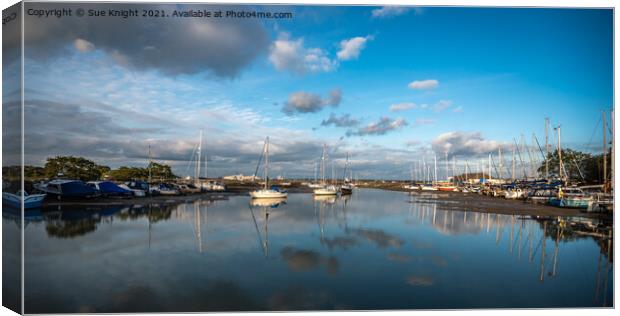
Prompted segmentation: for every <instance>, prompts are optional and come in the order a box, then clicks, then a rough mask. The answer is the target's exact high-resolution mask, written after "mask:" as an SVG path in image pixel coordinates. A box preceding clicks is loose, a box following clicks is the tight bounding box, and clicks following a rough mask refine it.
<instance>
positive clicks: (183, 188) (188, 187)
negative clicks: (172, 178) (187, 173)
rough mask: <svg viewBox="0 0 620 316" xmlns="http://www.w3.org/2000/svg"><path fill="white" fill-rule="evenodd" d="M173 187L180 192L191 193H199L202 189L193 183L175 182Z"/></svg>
mask: <svg viewBox="0 0 620 316" xmlns="http://www.w3.org/2000/svg"><path fill="white" fill-rule="evenodd" d="M175 188H176V189H177V190H178V191H179V192H181V194H193V193H200V192H201V191H202V190H201V188H199V187H197V186H195V185H193V184H191V183H190V184H177V185H175Z"/></svg>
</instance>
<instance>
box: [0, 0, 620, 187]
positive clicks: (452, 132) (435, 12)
mask: <svg viewBox="0 0 620 316" xmlns="http://www.w3.org/2000/svg"><path fill="white" fill-rule="evenodd" d="M27 6H28V7H32V8H37V9H39V8H58V7H73V8H74V9H75V8H77V5H71V4H63V5H62V6H60V5H57V4H56V5H55V4H44V5H41V4H33V3H29V4H27ZM79 6H82V7H84V5H79ZM112 7H113V8H117V9H126V8H138V9H144V8H147V9H162V10H165V11H166V12H167V13H171V12H172V11H173V10H181V11H183V10H189V9H206V10H210V11H216V10H224V11H225V10H230V9H231V8H232V9H235V10H237V11H239V10H242V9H244V10H251V11H259V12H290V13H292V14H293V17H292V18H290V19H256V18H245V19H232V18H222V19H214V18H212V19H208V18H172V17H166V18H159V19H154V18H143V17H133V18H131V17H130V18H127V19H124V18H120V17H90V18H88V17H83V18H78V17H62V18H56V17H51V18H38V17H34V16H27V17H26V19H25V28H26V30H25V56H24V58H25V78H24V81H25V105H26V108H25V122H26V137H25V146H26V147H25V152H26V157H25V159H26V163H27V164H34V165H43V164H44V163H45V159H46V158H47V157H50V156H55V155H80V156H84V157H86V158H89V159H92V160H94V161H96V162H98V163H101V164H105V165H109V166H111V167H118V166H123V165H128V166H142V167H143V166H145V165H146V164H147V161H148V147H149V145H150V146H151V155H152V157H153V158H154V159H155V160H156V161H159V162H164V163H169V164H171V165H172V166H173V168H174V171H175V173H176V174H178V175H187V174H193V165H191V164H190V163H189V161H191V160H192V159H193V158H192V157H193V155H192V153H193V151H194V148H195V147H196V145H197V143H198V137H199V131H200V130H201V129H202V130H203V131H204V139H203V149H204V152H203V157H204V156H205V155H206V157H207V159H208V161H207V163H208V175H209V176H223V175H229V174H239V173H243V174H246V175H247V174H252V173H253V172H254V170H255V168H256V163H257V160H258V157H259V155H260V152H261V149H262V145H263V142H264V139H265V137H267V136H268V137H269V138H270V153H271V156H270V161H271V165H270V169H271V170H272V174H271V176H272V177H275V176H277V175H282V176H285V177H313V176H314V165H315V163H316V162H317V161H318V158H320V156H321V150H322V146H323V144H326V145H327V146H328V158H329V161H330V162H331V164H329V166H332V165H334V169H335V170H337V171H335V173H338V174H340V173H341V172H342V167H343V166H344V161H345V157H346V156H347V154H348V155H349V160H350V163H351V168H352V170H353V173H354V176H355V177H359V178H382V179H408V178H409V177H410V174H411V173H410V169H411V168H413V169H414V170H416V171H415V172H418V170H419V169H420V165H421V163H420V162H421V161H422V160H423V159H424V161H426V162H427V163H428V162H430V161H433V159H434V156H437V158H438V159H439V164H440V166H441V165H442V163H444V162H443V159H445V155H446V154H447V155H448V157H449V159H450V160H453V159H454V160H455V161H456V164H457V165H459V166H462V165H464V163H465V162H466V161H467V162H468V165H470V169H471V168H474V167H473V166H474V165H475V164H476V163H481V162H482V161H483V160H485V159H487V156H488V154H489V153H492V154H493V155H497V151H498V148H501V150H502V151H503V152H504V153H508V154H509V155H510V154H511V152H512V146H513V145H514V143H515V140H516V141H517V142H519V141H520V139H521V137H522V136H521V135H523V139H524V140H525V141H526V142H527V143H528V144H530V145H531V144H532V134H535V135H536V137H537V138H538V140H539V142H541V144H543V143H544V135H545V118H546V117H548V118H549V119H550V122H551V125H552V126H553V127H555V126H557V125H558V124H561V133H562V144H563V147H570V148H575V149H580V150H587V151H592V152H597V151H600V150H601V148H600V147H601V143H602V128H601V125H600V120H601V111H602V110H608V111H609V110H610V109H612V107H613V103H612V102H613V88H612V87H613V68H612V65H613V55H612V53H613V46H612V43H613V38H612V36H613V35H612V34H613V33H612V23H613V22H612V16H613V15H612V11H611V10H605V9H533V8H520V9H519V8H473V7H470V8H460V7H378V6H376V7H373V6H358V7H356V6H275V5H274V6H237V7H230V6H229V7H221V6H213V5H211V6H208V5H202V4H192V5H179V4H177V5H158V6H146V5H127V4H113V5H112V4H111V5H105V4H91V5H89V6H88V8H96V9H106V10H107V9H110V8H112ZM5 38H6V37H5ZM5 41H6V40H5ZM4 55H5V58H4V64H5V69H7V68H8V71H7V70H5V73H6V74H11V73H13V74H15V73H18V70H19V63H18V59H17V58H13V59H11V56H12V55H10V54H7V53H4ZM13 57H15V56H13ZM6 65H8V67H7V66H6ZM15 91H16V90H15V88H14V87H11V86H8V85H7V84H5V87H4V96H5V99H7V100H11V98H13V100H14V101H15V100H19V99H15V98H17V96H18V95H19V94H18V93H16V92H15ZM4 108H5V111H7V109H10V108H11V107H10V106H5V107H4ZM5 125H6V123H5ZM9 136H10V135H9ZM555 137H556V136H555V134H554V133H553V130H551V134H550V139H551V140H554V139H555ZM543 146H544V144H543ZM552 146H555V141H554V142H553V143H552ZM537 150H538V147H532V150H531V151H532V154H533V155H534V156H536V157H538V158H534V160H536V159H538V160H540V153H539V152H538V153H537V152H536V151H537ZM524 155H525V153H524ZM453 157H454V158H453ZM495 159H499V158H495ZM503 159H504V160H505V162H504V164H509V163H510V161H509V160H510V159H512V158H511V157H508V158H503ZM203 170H204V169H203ZM328 170H329V168H328ZM474 171H475V170H474ZM439 172H440V173H442V172H445V171H441V170H440V171H439ZM203 176H204V171H203ZM327 176H330V174H328V175H327Z"/></svg>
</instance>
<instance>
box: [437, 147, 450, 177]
mask: <svg viewBox="0 0 620 316" xmlns="http://www.w3.org/2000/svg"><path fill="white" fill-rule="evenodd" d="M435 178H437V177H436V176H435ZM447 181H448V151H447V150H446V182H447Z"/></svg>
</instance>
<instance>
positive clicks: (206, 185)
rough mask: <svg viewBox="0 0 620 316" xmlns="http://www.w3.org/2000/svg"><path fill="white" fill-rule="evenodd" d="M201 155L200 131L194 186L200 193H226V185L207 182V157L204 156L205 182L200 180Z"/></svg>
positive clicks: (213, 181) (211, 181) (217, 182)
mask: <svg viewBox="0 0 620 316" xmlns="http://www.w3.org/2000/svg"><path fill="white" fill-rule="evenodd" d="M201 153H202V130H200V141H199V142H198V159H197V160H196V176H195V179H194V181H195V183H194V185H195V186H196V187H198V188H199V189H200V191H206V192H213V191H217V192H221V191H226V185H224V184H223V183H221V182H219V181H215V180H209V174H208V169H207V159H208V157H207V155H206V154H205V177H204V179H205V181H201V180H200V164H201Z"/></svg>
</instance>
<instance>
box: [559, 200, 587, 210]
mask: <svg viewBox="0 0 620 316" xmlns="http://www.w3.org/2000/svg"><path fill="white" fill-rule="evenodd" d="M591 201H592V199H590V198H551V199H549V204H550V205H552V206H557V207H565V208H583V209H587V208H588V205H589V204H590V202H591Z"/></svg>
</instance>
